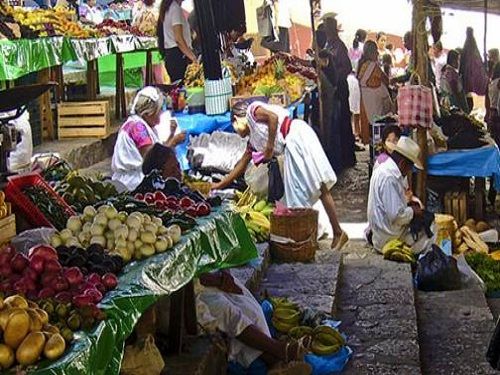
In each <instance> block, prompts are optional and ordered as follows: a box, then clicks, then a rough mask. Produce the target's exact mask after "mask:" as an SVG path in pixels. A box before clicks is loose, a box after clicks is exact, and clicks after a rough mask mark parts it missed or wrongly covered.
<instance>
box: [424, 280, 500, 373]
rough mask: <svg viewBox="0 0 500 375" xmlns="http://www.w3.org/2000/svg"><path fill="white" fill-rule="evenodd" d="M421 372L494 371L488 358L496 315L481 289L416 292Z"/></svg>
mask: <svg viewBox="0 0 500 375" xmlns="http://www.w3.org/2000/svg"><path fill="white" fill-rule="evenodd" d="M416 300H417V309H418V328H419V336H420V347H421V356H422V373H424V374H433V375H434V374H435V375H449V374H460V375H462V374H463V375H467V374H481V375H487V374H495V373H497V372H495V371H493V370H492V369H491V367H490V366H489V364H488V363H487V362H486V360H485V353H486V350H487V347H488V343H489V339H490V336H491V334H492V332H493V329H494V323H493V316H492V315H491V311H490V309H489V308H488V305H487V304H486V299H485V297H484V294H483V292H482V291H481V290H473V289H466V290H457V291H449V292H427V293H426V292H420V291H418V292H417V294H416Z"/></svg>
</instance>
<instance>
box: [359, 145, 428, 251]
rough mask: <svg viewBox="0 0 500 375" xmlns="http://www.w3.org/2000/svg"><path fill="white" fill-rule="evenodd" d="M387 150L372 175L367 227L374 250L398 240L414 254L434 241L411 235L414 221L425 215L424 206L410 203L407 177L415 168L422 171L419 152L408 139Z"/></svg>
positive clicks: (417, 147) (420, 235) (425, 237)
mask: <svg viewBox="0 0 500 375" xmlns="http://www.w3.org/2000/svg"><path fill="white" fill-rule="evenodd" d="M386 146H387V147H388V149H389V150H390V151H391V153H390V154H389V158H388V159H387V160H386V161H385V162H383V163H382V164H380V165H379V167H378V168H376V169H375V170H374V172H373V175H372V177H371V180H370V190H369V194H368V211H367V216H368V223H369V227H370V229H371V232H372V242H373V246H374V248H375V249H376V250H377V251H381V250H382V248H383V247H384V245H385V244H386V243H387V242H388V241H389V240H391V239H394V238H399V239H401V240H402V241H404V242H405V243H406V244H408V245H409V246H411V247H412V250H413V252H414V253H420V252H422V251H424V250H426V249H427V248H428V247H429V246H430V245H431V244H432V243H433V238H428V237H427V236H426V235H425V234H424V233H421V234H419V236H418V238H417V239H416V240H415V239H414V237H413V235H412V234H411V233H410V223H411V221H412V219H413V218H414V217H422V216H423V215H424V211H423V208H422V206H421V204H418V203H415V204H414V203H412V202H410V203H409V202H408V198H407V186H408V185H407V184H406V183H405V177H407V176H408V175H410V174H411V172H412V170H413V167H414V166H415V167H416V168H418V169H423V167H422V164H421V163H420V161H419V154H420V148H419V146H418V145H417V144H416V143H415V142H414V141H413V140H411V139H410V138H408V137H401V138H400V139H399V141H398V142H397V144H393V143H390V142H387V143H386Z"/></svg>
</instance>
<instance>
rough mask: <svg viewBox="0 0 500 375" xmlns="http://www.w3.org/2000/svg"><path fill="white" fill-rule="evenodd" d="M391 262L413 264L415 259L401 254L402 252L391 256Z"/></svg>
mask: <svg viewBox="0 0 500 375" xmlns="http://www.w3.org/2000/svg"><path fill="white" fill-rule="evenodd" d="M390 259H391V260H394V261H396V262H405V263H414V262H415V258H414V257H413V256H411V255H408V254H405V253H402V252H395V253H393V254H391V257H390Z"/></svg>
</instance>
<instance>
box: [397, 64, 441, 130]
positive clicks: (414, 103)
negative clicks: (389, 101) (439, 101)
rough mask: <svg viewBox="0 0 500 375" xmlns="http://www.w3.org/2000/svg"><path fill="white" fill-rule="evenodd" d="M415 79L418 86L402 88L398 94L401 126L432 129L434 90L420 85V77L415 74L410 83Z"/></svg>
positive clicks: (412, 85) (411, 85)
mask: <svg viewBox="0 0 500 375" xmlns="http://www.w3.org/2000/svg"><path fill="white" fill-rule="evenodd" d="M413 78H416V81H417V82H416V83H417V84H410V85H407V86H404V87H401V88H400V89H399V92H398V115H399V124H400V125H401V126H410V127H418V126H420V127H423V128H430V127H431V126H432V109H433V98H432V90H431V89H430V88H429V87H426V86H423V85H421V84H420V77H419V76H418V75H416V74H413V75H412V78H410V82H411V81H412V79H413Z"/></svg>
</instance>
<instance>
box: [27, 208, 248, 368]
mask: <svg viewBox="0 0 500 375" xmlns="http://www.w3.org/2000/svg"><path fill="white" fill-rule="evenodd" d="M256 256H257V250H256V248H255V245H254V244H253V242H252V240H251V238H250V235H249V233H248V231H247V229H246V226H245V224H244V222H243V220H242V219H241V217H240V216H239V214H237V213H234V212H232V211H230V210H226V209H225V208H221V209H219V210H217V211H214V212H213V213H212V214H211V215H210V216H208V217H206V218H204V219H200V220H199V225H198V226H197V227H196V228H195V229H193V230H192V231H191V232H190V233H188V234H187V235H185V236H183V239H182V241H181V242H180V243H179V244H178V245H177V246H176V247H175V248H173V249H172V250H171V251H169V252H166V253H162V254H159V255H155V256H153V257H151V258H148V259H146V260H143V261H139V262H133V263H130V264H129V265H127V267H126V268H125V269H124V271H123V273H122V275H121V276H120V277H119V283H118V287H117V289H115V290H113V291H112V292H110V293H109V294H108V295H106V297H105V298H104V299H103V300H102V302H101V303H100V305H99V306H100V307H101V308H102V309H103V310H104V311H105V313H106V315H107V319H106V320H104V321H102V322H101V323H100V324H99V325H98V326H97V327H96V328H95V329H94V330H93V331H92V332H90V333H88V334H86V333H83V332H78V333H76V335H75V338H76V339H75V341H74V344H73V347H71V348H70V350H69V351H68V352H67V353H66V355H65V356H64V357H62V358H61V359H59V360H58V361H56V362H52V363H48V362H41V363H40V366H39V367H38V368H37V369H35V370H33V371H32V372H31V373H33V374H38V375H49V374H50V375H54V374H65V375H72V374H75V375H77V374H78V375H79V374H82V373H87V374H119V372H120V365H121V361H122V356H123V350H124V343H125V339H126V338H127V337H128V336H129V335H130V334H131V333H132V331H133V329H134V326H135V324H136V323H137V321H138V320H139V318H140V316H141V315H142V314H143V313H144V311H145V310H146V309H147V308H148V307H149V306H151V305H152V304H153V303H155V302H156V301H157V300H158V299H159V298H160V297H161V296H165V295H171V294H172V298H174V299H175V298H177V299H179V298H180V300H184V296H180V295H179V292H178V291H180V290H181V289H182V288H183V287H184V286H186V285H188V284H190V281H191V280H192V279H193V277H195V276H196V275H197V274H200V273H202V272H207V271H211V270H215V269H220V268H227V267H233V266H237V265H242V264H245V263H247V262H248V261H250V260H251V259H253V258H255V257H256ZM176 292H177V293H176ZM189 292H191V299H192V297H193V294H192V288H187V289H186V291H185V294H186V295H187V294H189ZM186 297H188V296H186ZM172 305H174V306H176V307H177V309H176V310H175V309H174V312H175V311H177V316H178V314H179V311H180V312H181V313H182V309H179V308H178V307H179V306H177V305H178V304H176V303H173V304H172ZM190 313H191V314H193V313H194V311H190ZM177 326H179V327H180V325H177ZM179 327H177V328H179ZM180 335H181V332H180V328H179V329H177V331H176V332H172V333H171V334H170V335H169V336H173V337H174V338H175V339H176V340H177V344H179V340H180V339H179V336H180ZM174 345H175V344H174Z"/></svg>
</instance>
